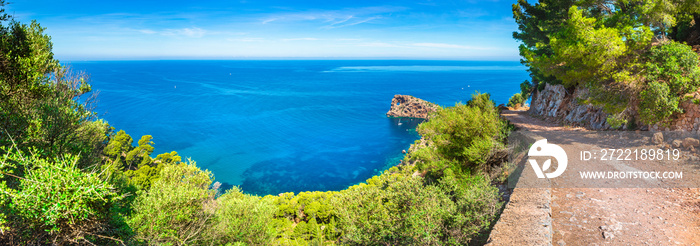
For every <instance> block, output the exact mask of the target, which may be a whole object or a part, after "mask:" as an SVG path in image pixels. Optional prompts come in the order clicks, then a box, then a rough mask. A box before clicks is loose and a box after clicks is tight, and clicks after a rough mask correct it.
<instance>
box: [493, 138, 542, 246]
mask: <svg viewBox="0 0 700 246" xmlns="http://www.w3.org/2000/svg"><path fill="white" fill-rule="evenodd" d="M513 134H517V135H514V136H513V137H515V138H514V139H516V140H517V141H520V143H517V144H518V145H520V147H521V148H520V150H516V151H517V153H519V155H517V157H516V159H513V161H514V162H516V163H518V170H516V172H515V173H513V174H512V175H511V176H513V177H515V178H518V180H517V181H515V182H517V184H516V185H515V188H514V189H513V193H512V194H511V196H510V201H509V202H508V204H507V205H506V208H505V209H504V210H503V213H502V214H501V217H500V218H499V220H498V221H497V222H496V225H495V226H494V227H493V230H491V235H490V236H489V239H488V241H487V245H490V246H495V245H552V236H553V230H552V208H551V205H550V204H551V202H552V191H551V188H550V187H551V185H549V180H546V179H537V178H536V177H534V176H535V174H534V172H523V169H524V167H525V166H524V165H526V164H527V163H526V162H527V155H526V154H527V148H525V149H524V150H523V149H522V147H523V146H529V143H533V142H535V140H537V139H541V138H542V137H540V136H538V135H535V134H534V133H532V132H513ZM523 152H524V154H523ZM518 171H519V172H518ZM527 182H543V184H538V185H537V186H532V185H524V183H527ZM519 187H547V188H519Z"/></svg>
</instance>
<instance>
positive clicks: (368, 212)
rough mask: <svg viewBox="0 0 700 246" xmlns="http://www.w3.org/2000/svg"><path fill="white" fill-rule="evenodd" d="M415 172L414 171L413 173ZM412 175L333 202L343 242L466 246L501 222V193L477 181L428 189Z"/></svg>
mask: <svg viewBox="0 0 700 246" xmlns="http://www.w3.org/2000/svg"><path fill="white" fill-rule="evenodd" d="M408 171H410V170H408ZM424 181H425V179H423V178H421V177H413V176H412V175H410V172H408V173H406V172H402V173H388V172H387V173H384V174H382V175H380V176H377V177H374V178H372V179H370V180H368V182H367V184H360V185H356V186H353V187H350V188H349V189H347V190H344V191H342V192H340V194H339V195H338V196H336V197H334V198H333V203H334V206H335V207H336V208H337V210H338V213H339V218H340V221H339V227H340V228H341V231H342V235H341V238H340V242H341V243H343V244H351V245H437V244H448V245H465V244H467V243H469V242H470V241H471V240H472V239H473V238H474V237H475V236H476V235H478V233H479V232H481V231H482V230H483V229H485V228H487V227H488V226H489V225H490V223H491V222H493V220H494V219H495V216H496V214H497V212H498V211H499V209H500V207H501V204H500V203H499V202H498V200H499V195H498V189H497V188H495V187H493V186H491V185H490V182H489V180H488V179H485V178H482V177H481V176H475V177H472V178H469V179H465V180H464V181H463V182H459V181H458V180H457V179H454V178H445V179H442V180H441V181H440V182H439V183H436V184H434V185H426V184H425V182H424Z"/></svg>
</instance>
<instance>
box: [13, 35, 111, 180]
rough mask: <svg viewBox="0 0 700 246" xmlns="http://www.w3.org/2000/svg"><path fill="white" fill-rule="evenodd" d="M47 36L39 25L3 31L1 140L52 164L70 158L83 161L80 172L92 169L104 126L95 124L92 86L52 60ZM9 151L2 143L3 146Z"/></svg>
mask: <svg viewBox="0 0 700 246" xmlns="http://www.w3.org/2000/svg"><path fill="white" fill-rule="evenodd" d="M44 30H45V29H44V28H42V27H41V26H40V25H39V24H38V23H36V22H35V21H33V22H32V23H31V24H30V25H26V24H21V23H19V22H16V21H11V22H10V23H9V25H8V26H0V50H2V52H0V134H1V135H3V136H12V138H13V139H14V142H15V144H16V145H17V147H18V148H20V149H21V150H24V151H27V150H28V149H30V148H36V150H37V151H38V153H37V154H40V155H41V156H45V157H49V158H50V159H52V158H54V157H58V156H62V155H63V154H64V153H72V154H75V155H80V156H81V158H80V160H81V163H79V164H80V165H79V166H81V167H84V166H86V165H87V164H89V163H93V164H94V163H95V162H97V161H98V160H99V155H98V154H99V152H100V151H101V146H102V141H104V140H105V139H104V136H105V135H106V134H107V133H108V132H107V127H104V126H105V125H106V124H105V123H104V122H100V123H95V122H92V121H93V119H94V116H95V114H94V113H93V112H91V111H90V107H91V105H92V102H93V101H94V97H91V96H88V95H86V94H87V93H88V92H90V90H91V89H90V85H89V84H88V83H87V81H86V79H85V76H83V75H81V74H74V73H72V72H71V71H70V69H68V68H66V67H62V66H60V65H59V63H58V61H57V60H55V59H54V58H53V53H52V51H51V49H52V44H51V39H50V37H49V36H48V35H45V34H44ZM81 96H82V97H81ZM79 97H80V98H81V100H80V101H78V100H76V99H77V98H79ZM10 145H12V141H10V140H9V139H8V138H5V137H3V138H0V146H5V147H9V146H10Z"/></svg>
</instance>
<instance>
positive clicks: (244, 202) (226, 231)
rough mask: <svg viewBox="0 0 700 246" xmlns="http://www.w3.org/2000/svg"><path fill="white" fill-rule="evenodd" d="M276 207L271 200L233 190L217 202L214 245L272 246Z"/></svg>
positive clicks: (213, 229)
mask: <svg viewBox="0 0 700 246" xmlns="http://www.w3.org/2000/svg"><path fill="white" fill-rule="evenodd" d="M276 210H277V208H276V207H275V206H274V205H273V204H272V202H271V201H270V200H268V199H261V198H260V197H257V196H251V195H246V194H243V193H241V191H240V190H239V189H238V187H233V188H232V189H230V190H228V191H227V192H226V194H224V195H222V196H220V197H219V198H217V199H216V213H215V216H214V220H213V222H212V224H213V225H212V226H211V227H210V228H209V229H208V232H207V233H208V234H209V237H210V238H212V243H213V244H215V245H225V244H226V243H242V244H246V245H266V244H267V245H269V244H271V243H272V240H273V239H274V238H275V231H274V228H272V219H273V216H274V214H275V211H276Z"/></svg>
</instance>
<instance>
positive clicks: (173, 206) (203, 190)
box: [128, 161, 216, 245]
mask: <svg viewBox="0 0 700 246" xmlns="http://www.w3.org/2000/svg"><path fill="white" fill-rule="evenodd" d="M211 180H212V175H211V172H209V171H202V170H201V169H199V168H197V166H196V163H194V162H193V161H190V164H184V163H183V164H179V165H172V166H167V167H165V168H164V169H163V170H162V171H161V173H160V179H158V180H156V181H155V182H154V183H153V185H152V186H151V188H150V189H148V191H147V192H145V193H143V194H141V195H139V197H138V198H136V201H135V202H134V205H133V209H134V213H133V215H132V217H131V218H130V219H129V221H128V223H129V226H131V228H133V230H134V231H135V232H136V237H137V238H138V239H140V240H144V242H148V244H159V245H188V244H199V243H202V242H204V241H206V240H207V239H206V238H203V237H202V236H201V235H202V233H201V232H202V231H203V230H204V229H205V228H207V227H209V226H210V224H211V217H212V216H213V214H214V211H212V210H213V207H214V204H215V203H214V195H215V194H216V190H213V189H210V188H209V187H210V186H211V183H212V181H211Z"/></svg>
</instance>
